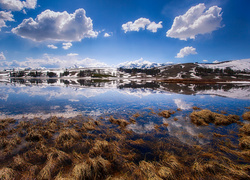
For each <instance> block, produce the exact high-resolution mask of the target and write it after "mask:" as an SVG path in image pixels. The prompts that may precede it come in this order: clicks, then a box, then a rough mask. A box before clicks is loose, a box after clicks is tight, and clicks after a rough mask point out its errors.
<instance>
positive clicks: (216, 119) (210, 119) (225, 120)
mask: <svg viewBox="0 0 250 180" xmlns="http://www.w3.org/2000/svg"><path fill="white" fill-rule="evenodd" d="M190 118H191V122H192V123H194V124H196V125H201V126H207V125H208V124H209V123H213V124H215V125H229V124H232V123H236V122H238V121H239V120H240V117H239V116H237V115H228V116H225V115H223V114H219V113H215V112H212V111H210V110H207V109H204V110H201V111H193V112H192V113H191V114H190Z"/></svg>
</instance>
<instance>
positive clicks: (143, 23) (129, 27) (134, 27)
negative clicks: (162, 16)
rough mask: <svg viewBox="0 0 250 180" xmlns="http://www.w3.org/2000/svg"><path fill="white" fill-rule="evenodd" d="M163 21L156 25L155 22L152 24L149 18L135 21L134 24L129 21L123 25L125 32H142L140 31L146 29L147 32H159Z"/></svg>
mask: <svg viewBox="0 0 250 180" xmlns="http://www.w3.org/2000/svg"><path fill="white" fill-rule="evenodd" d="M161 23H162V21H160V22H159V23H158V24H156V23H155V22H151V21H150V20H149V19H147V18H139V19H137V20H135V21H134V22H132V21H129V22H127V23H126V24H123V25H122V29H123V30H124V32H125V33H126V32H128V31H137V32H138V31H140V29H143V30H144V29H145V28H146V27H147V30H149V31H151V32H157V29H158V28H162V25H161Z"/></svg>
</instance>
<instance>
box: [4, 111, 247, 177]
mask: <svg viewBox="0 0 250 180" xmlns="http://www.w3.org/2000/svg"><path fill="white" fill-rule="evenodd" d="M174 113H175V111H173V110H169V111H168V110H164V111H161V112H160V113H159V114H158V115H160V116H162V117H164V118H168V117H171V116H172V115H173V114H174ZM177 113H179V112H177ZM152 115H153V116H157V114H156V113H154V114H152ZM190 117H191V121H192V122H193V123H194V124H196V125H208V124H209V123H213V124H215V125H217V126H219V125H224V126H225V125H227V124H231V123H234V122H238V120H239V117H238V116H235V115H228V116H226V115H224V114H218V113H214V112H212V111H210V110H200V109H197V108H196V110H195V111H194V112H193V113H191V114H190ZM243 117H245V116H243ZM136 118H140V119H141V118H143V117H142V115H141V114H139V113H135V114H134V115H132V117H129V118H128V120H126V118H125V119H122V118H119V119H115V118H114V117H113V116H110V117H107V118H106V119H107V120H108V121H109V122H110V123H106V124H105V123H101V122H100V121H99V120H93V119H90V118H87V117H77V118H76V119H66V120H65V119H63V118H57V117H55V116H54V117H51V118H49V119H48V120H46V121H45V122H41V121H40V120H38V119H34V121H30V122H25V121H20V122H16V121H15V120H13V119H7V120H1V121H0V124H1V126H0V127H1V129H0V135H1V138H0V154H1V155H0V160H1V164H0V179H1V180H2V179H18V180H19V179H76V180H77V179H79V180H80V179H91V180H92V179H93V180H97V179H98V180H102V179H107V180H111V179H125V180H127V179H139V180H146V179H155V180H158V179H159V180H160V179H169V180H171V179H177V180H181V179H205V180H206V179H235V180H236V179H250V176H249V172H250V165H249V164H248V163H249V161H250V136H249V135H250V125H249V124H247V123H245V124H242V127H240V128H239V132H240V134H239V139H238V140H239V141H237V142H234V143H233V142H231V141H230V139H229V137H231V136H232V135H225V134H224V133H223V134H219V133H217V132H218V131H216V132H211V136H212V137H213V139H212V141H211V142H210V143H207V144H204V145H202V144H197V145H194V146H192V145H188V144H185V143H182V142H181V141H179V140H178V139H177V138H174V137H171V136H170V135H169V134H168V126H169V124H167V123H166V122H164V123H163V124H160V125H158V124H153V128H154V129H153V130H152V131H151V133H144V134H137V133H135V132H133V131H131V130H129V127H130V126H133V127H134V126H137V125H138V126H139V121H138V119H137V121H136V120H135V119H136ZM103 119H104V118H103ZM103 119H101V120H103ZM173 120H174V118H173ZM178 122H179V121H177V122H174V121H173V123H178ZM14 123H17V124H16V125H15V126H13V125H14ZM187 123H188V122H187ZM10 124H11V126H13V127H14V128H13V127H11V128H10ZM170 125H171V124H170ZM237 126H240V125H237ZM170 128H171V127H170ZM199 128H203V127H199ZM194 138H199V139H202V140H205V139H206V138H207V137H206V135H205V134H203V133H199V134H198V135H195V136H194ZM236 143H237V144H236Z"/></svg>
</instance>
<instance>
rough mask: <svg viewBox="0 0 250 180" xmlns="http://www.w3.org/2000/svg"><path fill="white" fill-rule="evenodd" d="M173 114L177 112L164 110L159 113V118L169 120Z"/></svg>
mask: <svg viewBox="0 0 250 180" xmlns="http://www.w3.org/2000/svg"><path fill="white" fill-rule="evenodd" d="M172 114H175V111H169V110H164V111H161V112H160V113H159V116H162V117H164V118H169V117H170V116H171V115H172Z"/></svg>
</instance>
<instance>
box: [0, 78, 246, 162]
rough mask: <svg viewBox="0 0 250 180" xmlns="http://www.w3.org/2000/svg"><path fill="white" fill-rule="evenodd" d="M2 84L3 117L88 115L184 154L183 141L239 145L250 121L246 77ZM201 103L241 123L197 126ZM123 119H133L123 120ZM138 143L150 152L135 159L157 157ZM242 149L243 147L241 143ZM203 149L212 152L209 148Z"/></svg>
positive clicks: (198, 144)
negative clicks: (235, 79)
mask: <svg viewBox="0 0 250 180" xmlns="http://www.w3.org/2000/svg"><path fill="white" fill-rule="evenodd" d="M0 90H1V91H0V92H1V93H0V116H1V119H4V118H14V119H16V120H17V121H26V122H28V121H32V119H34V118H36V119H39V120H40V121H44V123H45V122H48V120H49V119H50V118H51V117H58V118H60V121H64V122H68V121H69V120H70V119H71V120H72V119H73V120H79V119H84V118H87V119H91V120H93V121H98V122H100V123H101V124H102V125H103V127H104V129H106V128H107V127H105V125H107V126H108V128H107V129H109V128H117V126H116V125H117V124H118V127H119V128H118V129H116V130H115V131H116V133H121V134H123V133H124V132H125V134H124V136H126V138H127V140H128V141H129V142H130V141H135V142H137V140H140V139H143V140H144V141H148V142H154V141H157V142H158V141H159V142H161V141H162V140H163V139H164V141H170V140H171V143H172V145H173V146H169V147H168V148H169V149H168V150H169V151H170V152H172V154H174V155H176V156H177V157H178V158H181V156H182V155H180V152H178V151H179V150H178V151H177V150H176V149H175V147H174V146H176V147H179V146H181V147H182V151H183V148H184V149H186V150H187V152H189V153H191V152H192V153H191V154H192V155H194V152H195V151H194V152H193V150H191V149H189V148H197V147H205V148H207V147H209V148H210V150H209V152H210V153H211V148H212V151H214V152H217V151H215V149H217V148H218V143H221V141H223V142H224V141H225V142H226V141H230V144H232V145H233V146H234V147H235V146H238V143H239V137H238V135H237V134H238V133H239V128H241V127H242V124H240V123H242V122H245V121H244V120H243V119H242V115H243V114H244V113H245V112H247V111H249V109H248V108H249V106H250V84H242V83H241V84H237V83H236V84H232V83H228V84H176V83H164V82H155V81H144V80H133V81H128V80H114V81H103V80H98V79H65V80H63V79H32V80H31V79H30V80H27V79H12V80H10V81H3V80H2V82H1V83H0ZM201 109H208V110H210V111H212V112H215V113H218V114H225V115H226V116H227V115H229V114H234V115H238V116H239V117H240V121H239V122H240V123H232V124H230V125H227V126H217V125H214V124H212V123H211V124H209V125H208V126H197V125H195V124H193V123H192V122H191V119H190V114H191V113H192V112H193V111H200V110H201ZM164 110H168V111H169V112H170V117H164V116H162V115H160V114H161V112H162V111H164ZM117 119H118V120H121V119H123V120H125V121H126V123H127V122H130V123H127V124H125V125H124V126H123V125H121V122H118V121H117ZM112 123H113V124H116V125H112ZM73 127H76V126H73ZM104 129H103V130H96V131H95V130H94V131H93V130H91V131H90V133H93V134H95V135H96V136H98V137H99V136H100V134H102V133H104V132H105V134H106V133H107V132H106V130H104ZM79 132H81V131H80V130H79ZM88 133H89V132H88ZM131 133H132V135H131ZM128 134H129V135H128ZM88 136H89V135H88ZM105 136H106V135H105ZM116 136H118V135H117V134H116ZM149 137H150V138H149ZM215 137H217V138H219V140H218V141H217V140H216V139H215ZM95 138H96V137H95ZM95 138H94V139H95ZM109 138H111V137H109ZM220 138H221V139H220ZM111 139H112V138H111ZM174 143H177V144H174ZM130 145H131V144H130ZM131 146H132V145H131ZM134 146H135V147H134ZM134 146H133V148H135V149H136V151H135V152H137V153H138V151H139V152H140V153H142V154H144V155H142V157H141V158H139V159H137V160H134V162H137V163H139V162H140V161H141V160H142V159H146V160H149V161H152V160H153V159H155V158H156V156H155V154H153V153H152V152H153V151H154V152H155V149H153V150H152V149H150V148H148V147H147V146H149V145H147V146H146V145H145V146H144V145H143V146H142V147H140V144H137V145H134ZM137 146H139V147H137ZM151 146H152V144H150V147H151ZM157 147H158V146H157ZM209 148H208V149H209ZM236 149H237V150H238V151H240V149H239V148H237V147H236ZM234 150H235V149H234ZM238 151H237V152H238ZM199 152H201V150H199ZM182 153H183V152H182ZM203 153H207V152H206V150H204V152H203ZM227 153H228V152H227ZM147 154H148V155H147ZM215 154H216V153H215ZM217 155H218V154H216V156H217ZM225 156H227V157H229V158H230V159H231V160H232V161H234V162H235V163H237V164H238V163H239V164H246V163H247V161H248V160H246V159H244V158H242V157H241V158H240V159H239V157H237V156H235V155H228V154H227V155H225ZM157 157H158V156H157ZM192 158H196V157H192ZM206 158H208V157H206ZM237 158H238V159H237ZM192 162H193V161H192ZM189 163H191V162H190V161H189Z"/></svg>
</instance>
